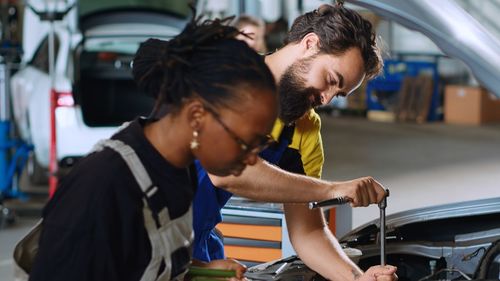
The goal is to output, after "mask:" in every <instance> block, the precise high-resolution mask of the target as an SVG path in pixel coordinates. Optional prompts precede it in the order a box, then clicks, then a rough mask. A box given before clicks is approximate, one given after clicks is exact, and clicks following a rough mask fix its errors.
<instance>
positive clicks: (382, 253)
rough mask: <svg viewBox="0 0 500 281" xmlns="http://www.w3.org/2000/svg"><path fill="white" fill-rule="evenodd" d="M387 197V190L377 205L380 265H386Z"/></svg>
mask: <svg viewBox="0 0 500 281" xmlns="http://www.w3.org/2000/svg"><path fill="white" fill-rule="evenodd" d="M387 197H389V189H386V190H385V197H384V199H382V201H380V203H378V208H379V209H380V235H379V237H380V265H386V264H387V259H386V252H385V238H386V232H385V208H386V207H387Z"/></svg>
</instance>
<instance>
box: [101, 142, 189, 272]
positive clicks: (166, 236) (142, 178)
mask: <svg viewBox="0 0 500 281" xmlns="http://www.w3.org/2000/svg"><path fill="white" fill-rule="evenodd" d="M104 147H109V148H111V149H113V150H115V151H116V152H118V153H119V154H120V155H121V156H122V158H123V160H124V161H125V163H126V164H127V166H128V167H129V169H130V171H131V172H132V174H133V176H134V178H135V180H136V181H137V183H138V184H139V186H140V188H141V190H142V192H143V194H144V195H145V197H143V199H142V201H143V205H144V207H143V209H142V212H143V216H144V226H145V228H146V231H147V232H148V237H149V240H150V243H151V261H150V262H149V264H148V266H147V268H146V269H145V271H144V274H143V276H142V278H141V281H150V280H170V279H171V272H172V261H171V258H170V257H171V256H170V255H171V253H172V252H173V251H175V250H176V249H178V248H179V247H189V246H190V244H191V243H192V239H193V233H192V207H190V208H189V210H188V211H187V212H186V213H185V214H184V215H183V216H181V217H179V218H177V219H175V220H171V219H170V214H169V212H168V209H167V208H163V209H162V210H161V211H160V212H159V213H158V219H159V224H160V225H159V226H157V224H156V221H155V220H154V218H153V212H152V210H151V208H150V206H149V204H148V200H147V199H149V198H151V197H152V196H154V195H155V193H156V192H157V191H158V188H157V187H156V186H154V185H153V182H152V180H151V178H150V177H149V174H148V172H147V171H146V168H145V167H144V165H143V164H142V162H141V160H140V159H139V157H138V156H137V154H136V153H135V151H134V150H133V149H132V148H131V147H130V146H128V145H127V144H125V143H123V142H122V141H119V140H113V139H111V140H103V141H100V142H98V143H97V144H96V145H95V146H94V149H93V150H94V151H99V150H102V149H103V148H104ZM146 197H147V198H146ZM183 234H185V235H186V236H184V235H183ZM162 261H164V263H165V269H164V270H163V272H161V274H160V276H158V273H159V271H160V267H161V265H162Z"/></svg>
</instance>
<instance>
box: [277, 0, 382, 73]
mask: <svg viewBox="0 0 500 281" xmlns="http://www.w3.org/2000/svg"><path fill="white" fill-rule="evenodd" d="M309 33H314V34H316V35H317V36H318V37H319V46H318V47H319V49H320V52H322V53H326V54H333V55H340V54H342V53H344V52H345V51H347V50H349V49H350V48H352V47H358V48H359V50H360V51H361V54H362V56H363V61H364V65H365V71H366V77H367V78H368V79H371V78H374V77H376V76H377V75H378V74H380V72H381V71H382V68H383V66H384V62H383V60H382V56H381V54H380V49H379V47H378V46H377V42H376V36H375V32H374V31H373V30H372V24H371V23H370V22H369V21H367V20H366V19H364V18H363V17H361V15H360V14H358V13H357V12H356V11H354V10H351V9H348V8H345V7H344V6H343V5H342V2H338V3H337V4H336V5H335V6H332V5H328V4H323V5H321V6H320V7H319V8H318V9H316V10H314V11H312V12H308V13H306V14H304V15H301V16H299V17H298V18H296V19H295V21H294V22H293V24H292V27H291V29H290V31H289V32H288V34H287V37H286V38H285V44H288V43H297V42H299V41H300V40H302V39H303V38H304V37H305V36H306V35H307V34H309Z"/></svg>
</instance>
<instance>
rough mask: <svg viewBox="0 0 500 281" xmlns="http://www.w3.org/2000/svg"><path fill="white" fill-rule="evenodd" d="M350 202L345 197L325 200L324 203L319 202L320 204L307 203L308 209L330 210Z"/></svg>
mask: <svg viewBox="0 0 500 281" xmlns="http://www.w3.org/2000/svg"><path fill="white" fill-rule="evenodd" d="M349 202H350V200H349V198H347V197H336V198H333V199H329V200H325V201H320V202H310V203H309V209H310V210H312V209H316V208H325V209H330V208H333V207H335V206H338V205H343V204H347V203H349Z"/></svg>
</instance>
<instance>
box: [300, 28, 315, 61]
mask: <svg viewBox="0 0 500 281" xmlns="http://www.w3.org/2000/svg"><path fill="white" fill-rule="evenodd" d="M300 45H301V47H302V50H303V52H304V57H309V56H312V55H315V54H317V53H318V52H319V37H318V35H316V33H314V32H311V33H308V34H306V36H304V38H302V40H301V41H300Z"/></svg>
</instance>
